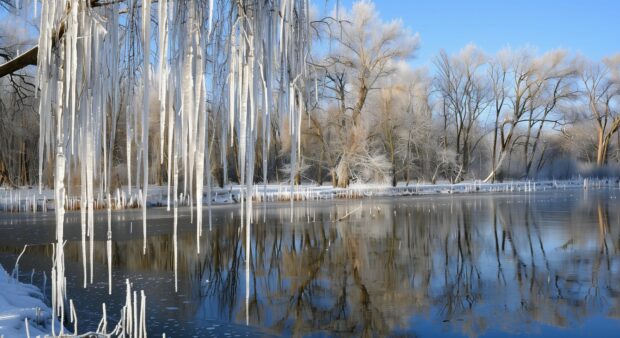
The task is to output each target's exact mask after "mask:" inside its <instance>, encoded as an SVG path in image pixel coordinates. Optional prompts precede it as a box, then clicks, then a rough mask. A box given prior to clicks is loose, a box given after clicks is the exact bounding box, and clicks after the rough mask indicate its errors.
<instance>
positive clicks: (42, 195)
mask: <svg viewBox="0 0 620 338" xmlns="http://www.w3.org/2000/svg"><path fill="white" fill-rule="evenodd" d="M618 187H620V182H619V180H618V179H617V178H603V179H582V178H579V179H575V180H563V181H559V180H547V181H509V182H496V183H484V182H482V181H479V180H476V181H465V182H460V183H456V184H452V183H449V182H438V183H436V184H432V183H405V182H400V183H399V184H398V185H397V186H395V187H393V186H390V185H381V184H353V185H351V186H349V187H347V188H337V187H333V186H331V185H322V186H318V185H298V186H293V187H291V185H290V184H267V185H265V184H256V185H254V187H253V191H252V196H253V198H254V201H255V202H259V203H260V202H281V201H290V200H291V199H292V200H294V201H317V200H332V199H359V198H367V197H402V196H417V195H442V194H471V193H494V192H495V193H496V192H506V193H509V192H536V191H547V190H563V189H599V188H618ZM181 190H182V189H181ZM207 191H208V190H207V188H206V187H205V189H204V194H203V205H205V206H206V205H208V204H209V194H208V192H207ZM247 195H248V192H247V191H246V187H245V186H240V185H228V186H225V187H223V188H221V187H216V188H212V189H211V194H210V196H211V204H213V205H221V204H235V203H239V201H241V199H242V198H243V197H242V196H247ZM93 199H94V202H93V207H94V208H95V209H105V208H108V201H110V202H111V204H110V207H111V208H112V209H113V210H122V209H131V208H139V207H142V201H143V196H142V191H141V190H139V189H136V188H133V189H129V188H127V187H123V188H122V189H117V190H115V192H114V193H113V194H110V195H109V196H108V195H104V194H102V193H98V194H95V195H94V196H93ZM65 200H66V203H65V209H66V210H79V209H80V204H81V198H80V196H79V195H71V194H69V195H68V196H67V197H66V198H65ZM146 203H147V206H148V207H165V206H168V205H172V203H174V201H172V200H169V199H168V188H167V186H149V190H148V198H147V200H146ZM190 203H191V204H195V203H196V202H195V198H192V197H191V195H189V194H188V195H185V196H184V195H183V194H182V193H181V194H180V198H179V201H178V204H179V205H180V206H187V205H190ZM54 209H55V206H54V191H53V190H51V189H45V190H43V191H42V192H39V191H38V189H36V188H32V187H21V188H18V189H0V212H7V213H17V212H20V213H23V212H48V211H53V210H54Z"/></svg>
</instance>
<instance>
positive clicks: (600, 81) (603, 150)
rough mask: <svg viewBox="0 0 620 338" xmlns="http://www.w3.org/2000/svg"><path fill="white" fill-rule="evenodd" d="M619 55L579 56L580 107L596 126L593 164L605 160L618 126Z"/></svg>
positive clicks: (619, 101) (619, 120)
mask: <svg viewBox="0 0 620 338" xmlns="http://www.w3.org/2000/svg"><path fill="white" fill-rule="evenodd" d="M619 70H620V55H616V56H614V57H610V58H606V59H604V60H603V62H602V63H598V62H592V61H589V60H581V65H580V72H579V77H580V82H581V87H582V88H581V101H582V104H583V106H584V109H583V111H584V112H586V111H587V116H586V118H587V119H590V120H592V121H593V122H594V124H595V126H596V135H597V146H596V164H597V165H599V166H602V165H605V164H606V163H607V157H608V150H609V146H610V144H611V141H612V136H613V135H614V134H615V133H616V132H617V131H618V128H620V112H619V111H618V104H620V77H618V73H619Z"/></svg>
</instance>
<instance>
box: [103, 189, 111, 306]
mask: <svg viewBox="0 0 620 338" xmlns="http://www.w3.org/2000/svg"><path fill="white" fill-rule="evenodd" d="M106 253H107V256H108V294H109V295H111V294H112V197H111V196H110V194H108V240H107V242H106ZM104 311H105V307H104Z"/></svg>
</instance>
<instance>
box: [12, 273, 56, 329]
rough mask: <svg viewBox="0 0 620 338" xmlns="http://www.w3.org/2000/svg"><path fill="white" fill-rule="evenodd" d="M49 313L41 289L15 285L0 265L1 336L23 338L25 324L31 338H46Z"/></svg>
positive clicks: (49, 322)
mask: <svg viewBox="0 0 620 338" xmlns="http://www.w3.org/2000/svg"><path fill="white" fill-rule="evenodd" d="M51 314H52V310H51V309H50V308H49V307H48V306H47V305H45V303H44V302H43V294H42V293H41V290H39V289H38V288H37V287H36V286H34V285H30V284H24V283H20V282H18V281H17V280H15V279H14V278H12V277H11V276H9V274H8V273H7V272H6V270H4V268H3V267H2V266H0V332H1V333H2V334H3V335H4V337H24V336H26V325H28V332H29V333H30V336H31V337H36V336H46V335H47V334H49V333H50V327H51V321H52V315H51ZM26 321H27V324H26ZM55 325H56V326H58V325H59V324H58V323H56V324H55Z"/></svg>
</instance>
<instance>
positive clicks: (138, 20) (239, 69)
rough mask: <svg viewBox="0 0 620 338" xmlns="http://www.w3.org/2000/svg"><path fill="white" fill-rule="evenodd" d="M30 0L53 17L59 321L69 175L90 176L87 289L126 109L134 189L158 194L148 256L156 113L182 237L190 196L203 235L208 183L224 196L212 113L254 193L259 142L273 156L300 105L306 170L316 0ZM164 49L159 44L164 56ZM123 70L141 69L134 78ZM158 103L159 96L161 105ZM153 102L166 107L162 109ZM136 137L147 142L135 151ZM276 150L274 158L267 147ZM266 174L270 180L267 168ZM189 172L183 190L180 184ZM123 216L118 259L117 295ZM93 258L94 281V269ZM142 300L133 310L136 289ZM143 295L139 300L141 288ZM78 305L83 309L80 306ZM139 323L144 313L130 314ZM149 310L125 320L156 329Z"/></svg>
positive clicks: (46, 115)
mask: <svg viewBox="0 0 620 338" xmlns="http://www.w3.org/2000/svg"><path fill="white" fill-rule="evenodd" d="M29 1H30V2H31V3H30V4H28V1H25V3H26V4H22V5H21V7H24V8H34V11H33V12H34V14H35V16H36V15H37V12H39V15H40V38H39V50H38V75H37V86H38V89H40V92H39V94H38V95H39V96H40V97H39V99H40V107H39V112H40V144H39V153H40V163H39V174H40V176H41V175H42V173H43V170H44V168H43V167H44V164H45V163H54V198H55V205H56V206H57V208H56V243H55V245H54V258H53V269H52V277H53V278H52V303H53V304H52V307H53V309H54V311H55V315H56V316H58V317H61V318H62V317H63V316H64V312H65V303H66V299H67V294H66V284H65V270H64V250H63V245H64V243H65V239H64V235H63V223H64V213H65V210H64V207H63V206H64V205H65V199H66V198H67V196H72V195H75V194H76V193H77V192H74V191H71V188H72V187H71V185H70V184H66V182H72V176H74V177H78V178H79V182H80V185H79V187H80V192H79V194H80V196H81V197H80V209H81V225H82V228H81V229H82V257H83V262H84V263H83V264H84V266H83V268H84V287H86V286H87V283H88V281H89V280H90V283H92V281H93V265H92V259H93V240H94V226H95V225H94V216H93V212H94V206H93V201H94V196H95V195H96V194H98V193H99V194H101V193H103V194H107V195H108V196H109V194H110V181H111V174H110V173H111V170H112V149H113V146H114V144H115V138H116V132H117V125H116V123H117V120H118V117H119V116H122V115H121V114H122V112H124V114H125V116H126V121H125V122H126V123H125V125H126V130H125V132H126V140H125V141H126V147H127V148H126V152H127V177H128V185H129V189H132V185H133V184H135V187H134V189H141V192H142V194H141V196H142V198H143V199H144V200H143V201H142V208H143V234H144V246H143V252H144V253H146V233H147V221H146V207H147V203H146V198H147V195H148V184H149V171H148V168H149V143H150V141H149V125H150V124H149V123H150V122H149V121H150V119H151V114H157V113H158V114H159V121H160V129H159V132H160V134H161V135H160V141H161V144H160V149H161V152H160V154H159V158H158V159H153V158H152V159H151V160H159V161H160V163H161V164H163V163H164V156H165V155H167V158H168V161H167V164H168V166H167V173H168V177H169V179H168V209H169V210H170V208H171V207H172V208H174V238H175V239H176V227H177V220H176V215H177V210H176V209H177V207H178V202H179V201H178V196H179V195H181V194H182V196H188V195H189V196H193V197H192V198H191V199H190V200H195V205H196V227H197V241H198V243H200V236H201V234H202V218H203V215H202V201H203V193H204V192H203V186H204V185H205V184H204V183H205V182H204V178H205V177H206V180H207V182H206V187H207V192H206V193H207V195H209V196H208V198H207V200H208V201H209V203H210V201H211V198H210V189H209V187H210V186H211V177H210V172H209V170H205V168H210V161H211V160H214V159H211V158H210V156H209V150H208V148H207V144H208V141H209V140H210V138H211V137H213V136H211V135H209V126H208V123H209V121H210V120H216V121H221V126H218V128H219V129H220V133H221V135H222V137H221V140H222V141H221V142H220V144H221V147H222V149H221V151H220V153H221V154H224V155H222V158H221V159H219V160H220V161H222V165H223V167H224V174H225V173H226V172H227V168H226V158H225V157H226V155H225V154H226V153H227V151H226V150H227V147H230V146H232V143H233V141H236V144H237V145H238V147H239V151H238V154H239V158H238V163H240V174H241V178H240V179H241V182H240V183H241V184H242V185H245V186H246V187H247V188H246V189H247V190H246V191H247V192H250V193H251V191H252V183H253V182H252V181H253V177H254V172H253V171H254V161H255V158H256V156H255V154H254V149H256V140H257V139H258V137H259V131H260V132H261V133H262V140H263V144H262V151H263V152H266V151H267V149H268V148H269V142H270V134H271V132H270V130H269V128H270V125H271V119H272V118H273V117H272V116H273V113H272V112H273V111H274V110H275V109H278V108H277V107H279V111H281V112H286V114H279V116H280V117H279V118H283V116H285V115H286V118H287V119H288V123H290V129H289V130H291V138H292V140H293V146H292V147H291V148H292V150H291V152H292V154H291V161H292V168H295V166H296V162H297V157H298V154H299V152H298V147H299V137H300V135H299V124H300V121H301V114H302V111H303V102H304V99H303V98H304V96H305V89H304V78H305V76H306V69H305V57H306V55H307V51H308V44H309V38H308V32H309V18H308V16H309V13H308V12H309V7H308V0H273V1H261V0H215V3H214V0H206V1H198V0H159V1H153V4H152V3H151V2H152V1H151V0H128V1H104V0H102V1H97V0H95V1H93V0H90V1H84V0H45V1H40V3H39V4H37V0H29ZM123 27H125V28H123ZM155 43H156V46H157V48H156V52H154V51H153V49H154V48H153V47H154V46H155ZM152 45H153V46H152ZM120 69H127V72H126V73H124V72H121V71H120ZM155 98H156V99H157V100H152V99H155ZM152 101H153V102H157V103H158V106H157V107H155V108H154V109H152V106H153V104H151V102H152ZM155 105H156V104H155ZM153 111H155V112H153ZM211 114H217V118H216V119H210V115H211ZM212 117H213V116H212ZM235 137H236V140H235V139H234V138H235ZM227 140H228V141H227ZM132 143H133V144H135V145H137V149H132ZM152 157H153V156H152ZM135 158H137V159H138V160H137V161H136V162H135V163H137V168H132V166H131V163H132V159H135ZM262 158H264V159H267V158H268V156H267V155H266V154H265V155H263V156H262ZM215 160H218V159H215ZM263 168H264V170H265V171H264V172H263V175H264V177H266V175H267V172H266V170H267V166H266V165H264V166H263ZM181 174H182V177H183V182H182V188H181V187H180V186H179V184H180V182H179V176H180V175H181ZM225 180H226V178H225ZM265 181H266V180H265ZM96 182H97V183H96ZM291 182H292V180H291ZM291 184H292V183H291ZM181 190H182V191H181ZM108 198H109V197H108ZM241 200H242V201H243V200H244V199H243V198H241ZM251 203H252V202H251V198H248V199H247V202H246V203H245V205H242V210H243V208H245V211H246V212H245V215H246V219H245V224H244V225H242V226H245V228H246V229H245V230H246V236H247V241H246V244H247V245H249V236H250V229H249V227H250V223H251V219H250V217H251V214H252V213H251V212H249V211H250V210H251V207H252V206H251ZM109 209H110V208H108V210H109ZM192 215H193V210H192ZM192 217H193V216H192ZM209 219H210V215H209ZM109 223H110V222H108V238H107V240H108V245H107V248H108V253H107V254H108V274H109V284H110V286H109V292H110V293H111V292H112V281H111V264H112V262H111V257H112V255H111V238H112V233H111V226H110V224H109ZM87 241H88V243H89V245H88V247H89V248H87ZM175 247H176V243H175ZM198 251H200V246H198ZM175 252H176V250H175ZM88 253H90V255H89V256H90V260H89V261H90V275H88V274H87V270H88V269H87V261H88V260H87V256H88ZM247 264H249V260H248V262H247ZM248 269H249V265H247V266H246V270H248ZM246 278H249V273H247V276H246ZM175 280H176V259H175ZM248 285H249V283H248ZM128 288H129V284H128ZM175 289H176V282H175ZM128 297H129V298H128V302H129V303H130V304H131V299H130V298H131V297H130V296H129V292H128ZM133 303H134V305H135V303H136V300H135V296H134V301H133ZM71 304H72V302H71ZM142 306H143V307H144V302H143V303H142ZM71 308H72V309H71V310H73V306H71ZM131 308H132V307H131V305H129V309H131ZM133 311H135V307H134V308H133ZM72 312H73V311H70V313H72ZM71 316H72V317H73V314H72V315H71ZM130 317H131V318H134V320H133V321H131V320H130V319H128V318H130ZM135 317H136V316H135V313H134V315H133V316H129V317H128V314H127V313H126V314H125V316H124V317H123V318H124V319H123V324H122V325H128V324H127V323H128V322H131V323H133V324H131V326H130V327H129V328H127V327H125V328H123V329H120V331H117V332H116V333H119V332H123V335H126V336H139V337H141V336H142V335H144V336H145V335H146V330H145V329H144V328H143V327H142V325H144V324H143V323H142V322H141V321H139V323H136V321H137V320H136V319H135ZM72 319H73V318H72ZM75 320H76V321H77V319H75ZM103 332H105V329H104V330H103ZM76 333H77V332H76Z"/></svg>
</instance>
